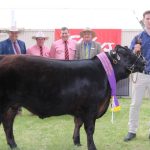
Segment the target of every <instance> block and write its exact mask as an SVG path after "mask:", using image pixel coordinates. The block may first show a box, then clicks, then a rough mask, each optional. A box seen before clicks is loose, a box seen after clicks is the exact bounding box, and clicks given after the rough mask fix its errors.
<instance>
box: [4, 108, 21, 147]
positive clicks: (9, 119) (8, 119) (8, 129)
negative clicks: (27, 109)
mask: <svg viewBox="0 0 150 150" xmlns="http://www.w3.org/2000/svg"><path fill="white" fill-rule="evenodd" d="M17 112H18V107H10V108H9V109H8V110H7V111H6V112H4V113H3V115H2V124H3V127H4V131H5V134H6V139H7V143H8V145H9V146H10V148H16V147H17V144H16V142H15V140H14V135H13V122H14V119H15V116H16V114H17Z"/></svg>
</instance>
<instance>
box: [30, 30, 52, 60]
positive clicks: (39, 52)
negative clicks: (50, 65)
mask: <svg viewBox="0 0 150 150" xmlns="http://www.w3.org/2000/svg"><path fill="white" fill-rule="evenodd" d="M32 38H33V39H35V40H36V44H35V45H33V46H31V47H29V48H28V49H27V54H29V55H36V56H43V57H48V53H49V52H50V49H49V48H48V47H46V46H45V45H44V43H45V40H47V39H48V37H46V36H45V35H44V33H43V32H37V33H36V35H35V36H33V37H32Z"/></svg>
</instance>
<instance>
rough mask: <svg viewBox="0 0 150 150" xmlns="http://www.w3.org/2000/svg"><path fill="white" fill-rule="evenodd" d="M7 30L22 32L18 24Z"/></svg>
mask: <svg viewBox="0 0 150 150" xmlns="http://www.w3.org/2000/svg"><path fill="white" fill-rule="evenodd" d="M7 32H20V30H19V29H18V28H17V27H16V26H11V27H10V28H9V29H8V30H7Z"/></svg>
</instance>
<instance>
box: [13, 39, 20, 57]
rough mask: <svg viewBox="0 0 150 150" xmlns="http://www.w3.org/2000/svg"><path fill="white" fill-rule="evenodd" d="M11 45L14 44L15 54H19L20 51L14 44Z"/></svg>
mask: <svg viewBox="0 0 150 150" xmlns="http://www.w3.org/2000/svg"><path fill="white" fill-rule="evenodd" d="M13 44H14V49H15V51H16V54H20V50H19V48H18V46H17V44H16V42H13Z"/></svg>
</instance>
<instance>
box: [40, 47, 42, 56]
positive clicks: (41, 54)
mask: <svg viewBox="0 0 150 150" xmlns="http://www.w3.org/2000/svg"><path fill="white" fill-rule="evenodd" d="M40 56H43V48H42V46H40Z"/></svg>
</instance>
